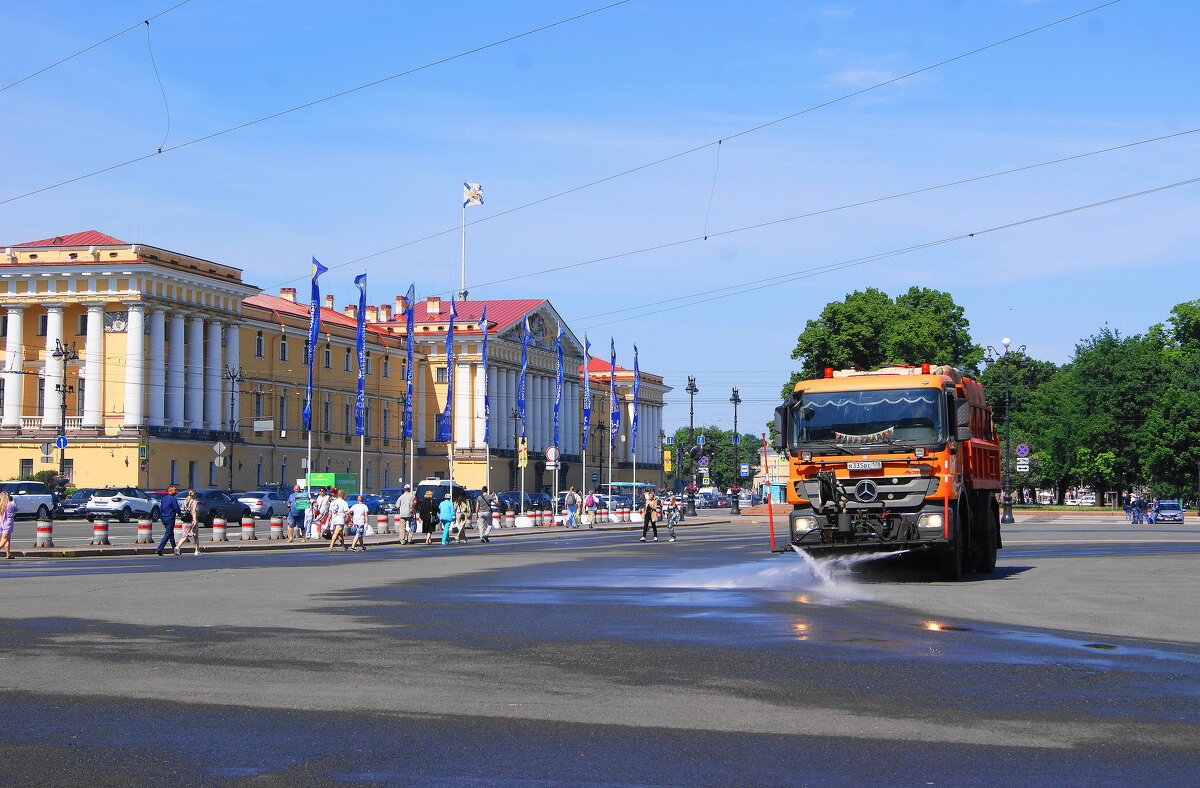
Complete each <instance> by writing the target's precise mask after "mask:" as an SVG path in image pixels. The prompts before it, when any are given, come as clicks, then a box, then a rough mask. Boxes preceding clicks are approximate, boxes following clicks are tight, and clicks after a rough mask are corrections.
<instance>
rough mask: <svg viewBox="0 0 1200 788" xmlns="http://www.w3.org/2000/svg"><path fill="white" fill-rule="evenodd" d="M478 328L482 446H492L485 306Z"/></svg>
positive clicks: (484, 306)
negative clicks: (481, 391)
mask: <svg viewBox="0 0 1200 788" xmlns="http://www.w3.org/2000/svg"><path fill="white" fill-rule="evenodd" d="M479 327H480V328H481V329H483V350H481V351H480V353H481V354H482V356H483V445H484V446H491V445H492V403H491V398H490V397H489V396H488V355H487V338H488V322H487V304H484V305H483V314H482V315H481V316H480V317H479Z"/></svg>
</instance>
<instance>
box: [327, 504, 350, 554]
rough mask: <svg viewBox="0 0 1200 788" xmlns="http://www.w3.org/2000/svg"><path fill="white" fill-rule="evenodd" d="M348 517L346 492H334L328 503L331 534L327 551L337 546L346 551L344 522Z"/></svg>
mask: <svg viewBox="0 0 1200 788" xmlns="http://www.w3.org/2000/svg"><path fill="white" fill-rule="evenodd" d="M349 517H350V504H348V503H346V491H345V490H334V491H333V497H332V499H331V500H330V502H329V527H330V528H331V529H332V530H333V533H331V534H330V536H329V551H330V552H333V549H334V548H335V547H337V546H338V545H341V546H342V550H345V549H346V525H347V523H346V520H347V519H349Z"/></svg>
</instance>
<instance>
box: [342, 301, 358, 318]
mask: <svg viewBox="0 0 1200 788" xmlns="http://www.w3.org/2000/svg"><path fill="white" fill-rule="evenodd" d="M342 311H343V312H345V313H346V315H347V316H348V317H352V318H354V319H356V320H357V319H358V304H347V305H346V308H345V309H344V310H342Z"/></svg>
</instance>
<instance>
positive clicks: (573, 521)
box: [563, 487, 579, 528]
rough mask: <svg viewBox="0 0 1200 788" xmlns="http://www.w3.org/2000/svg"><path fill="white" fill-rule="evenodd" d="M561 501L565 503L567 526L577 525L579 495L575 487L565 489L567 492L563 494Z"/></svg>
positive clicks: (576, 526)
mask: <svg viewBox="0 0 1200 788" xmlns="http://www.w3.org/2000/svg"><path fill="white" fill-rule="evenodd" d="M563 503H565V504H566V505H567V527H568V528H578V527H579V518H578V516H577V515H578V513H579V495H578V493H576V492H575V488H574V487H571V488H569V489H568V490H567V494H566V495H564V496H563Z"/></svg>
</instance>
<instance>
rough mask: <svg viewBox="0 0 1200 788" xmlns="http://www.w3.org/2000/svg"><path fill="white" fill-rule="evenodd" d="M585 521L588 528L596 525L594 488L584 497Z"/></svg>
mask: <svg viewBox="0 0 1200 788" xmlns="http://www.w3.org/2000/svg"><path fill="white" fill-rule="evenodd" d="M583 521H584V522H585V523H587V527H588V530H589V531H590V530H591V529H593V528H595V527H596V491H595V490H592V491H591V492H590V493H588V494H587V496H586V497H585V498H584V499H583Z"/></svg>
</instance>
